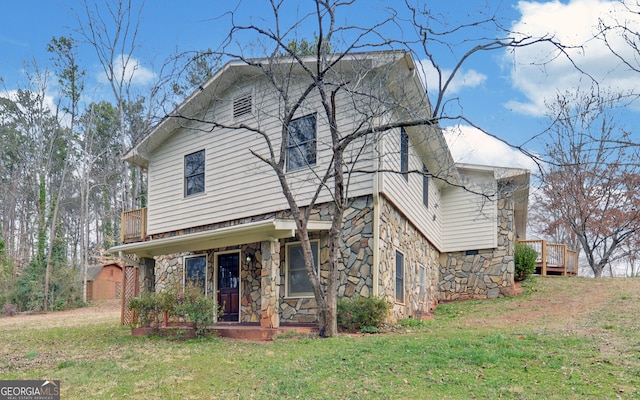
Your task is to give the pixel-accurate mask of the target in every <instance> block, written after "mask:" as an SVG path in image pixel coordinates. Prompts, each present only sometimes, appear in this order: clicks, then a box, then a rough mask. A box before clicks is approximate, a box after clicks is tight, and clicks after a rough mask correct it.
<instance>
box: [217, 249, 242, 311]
mask: <svg viewBox="0 0 640 400" xmlns="http://www.w3.org/2000/svg"><path fill="white" fill-rule="evenodd" d="M234 253H237V254H238V320H237V321H229V322H240V321H241V320H242V307H241V306H242V251H241V250H240V249H236V250H225V251H217V252H215V253H213V304H214V310H217V309H218V290H219V289H218V256H223V255H226V254H234ZM214 314H215V317H214V318H215V320H216V322H217V320H218V313H214ZM225 322H227V321H225Z"/></svg>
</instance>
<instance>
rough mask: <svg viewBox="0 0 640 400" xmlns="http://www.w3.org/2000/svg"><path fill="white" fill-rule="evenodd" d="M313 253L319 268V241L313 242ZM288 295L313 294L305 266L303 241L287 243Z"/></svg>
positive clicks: (301, 295)
mask: <svg viewBox="0 0 640 400" xmlns="http://www.w3.org/2000/svg"><path fill="white" fill-rule="evenodd" d="M311 253H312V254H313V260H314V262H315V264H316V270H317V269H318V242H317V241H316V242H311ZM286 256H287V277H286V284H287V297H307V296H313V288H312V287H311V282H310V281H309V275H308V274H307V270H306V269H305V268H304V256H303V254H302V243H292V244H287V255H286Z"/></svg>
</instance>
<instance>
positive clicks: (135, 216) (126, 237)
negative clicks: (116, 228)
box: [120, 208, 147, 244]
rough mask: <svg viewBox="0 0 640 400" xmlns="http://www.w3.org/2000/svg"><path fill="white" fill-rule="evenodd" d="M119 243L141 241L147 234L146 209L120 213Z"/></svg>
mask: <svg viewBox="0 0 640 400" xmlns="http://www.w3.org/2000/svg"><path fill="white" fill-rule="evenodd" d="M121 225H122V230H121V233H120V243H123V244H124V243H134V242H142V241H144V240H145V238H146V236H147V209H146V208H139V209H137V210H130V211H125V212H123V213H122V224H121Z"/></svg>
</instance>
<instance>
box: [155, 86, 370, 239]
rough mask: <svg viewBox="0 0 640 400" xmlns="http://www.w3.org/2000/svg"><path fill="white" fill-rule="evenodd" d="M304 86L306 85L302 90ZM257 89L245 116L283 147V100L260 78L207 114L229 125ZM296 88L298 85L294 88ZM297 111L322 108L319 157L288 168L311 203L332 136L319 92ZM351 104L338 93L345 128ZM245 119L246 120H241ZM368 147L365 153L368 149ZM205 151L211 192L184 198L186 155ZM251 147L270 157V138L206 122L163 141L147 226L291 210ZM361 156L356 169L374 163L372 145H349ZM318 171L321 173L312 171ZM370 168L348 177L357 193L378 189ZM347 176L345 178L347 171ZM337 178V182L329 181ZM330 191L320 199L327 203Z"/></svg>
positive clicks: (170, 227)
mask: <svg viewBox="0 0 640 400" xmlns="http://www.w3.org/2000/svg"><path fill="white" fill-rule="evenodd" d="M298 89H300V88H298ZM248 90H251V91H252V95H253V98H254V112H253V115H252V116H249V117H248V118H246V119H245V120H244V122H245V123H246V124H247V125H250V126H254V127H258V128H260V129H261V130H263V131H265V132H267V133H268V134H269V137H270V139H271V140H272V144H273V146H274V148H275V151H276V152H277V151H279V147H280V146H279V145H280V140H279V139H280V133H281V129H282V124H281V122H280V120H279V118H278V116H279V115H280V114H281V111H280V109H279V106H280V104H279V102H278V99H277V98H276V97H275V96H274V95H273V94H270V93H269V91H268V90H267V89H266V87H265V86H264V85H261V82H260V81H258V80H253V81H249V82H245V84H244V85H242V86H236V87H233V89H230V90H229V91H227V92H226V93H224V94H223V95H221V96H219V98H218V99H217V100H216V101H214V102H212V104H211V105H210V107H211V108H210V111H209V116H208V117H209V118H212V119H216V120H217V121H220V122H224V123H225V124H232V123H238V122H239V121H234V120H233V119H232V109H231V104H232V101H233V98H234V97H236V96H237V95H240V94H244V93H247V91H248ZM294 90H295V88H294ZM306 104H310V105H312V106H306V107H303V108H302V109H301V110H300V112H299V113H297V114H296V115H297V116H304V115H307V114H310V113H314V112H317V146H316V151H317V159H316V166H315V167H313V168H312V169H311V170H310V169H308V168H303V169H300V170H297V171H292V172H290V173H288V174H287V178H288V181H289V184H290V187H291V191H292V193H293V194H294V196H295V197H296V199H297V201H298V202H299V205H306V204H308V202H309V199H310V198H311V197H312V196H313V194H314V192H315V190H316V188H317V185H318V177H317V176H316V174H317V175H319V176H320V177H322V176H324V174H325V171H326V168H327V166H328V165H329V162H330V160H331V156H332V152H331V140H330V135H329V131H328V125H327V123H326V120H325V119H324V113H323V112H322V110H321V109H320V108H318V107H319V104H320V103H319V101H318V99H317V98H313V97H311V98H310V99H309V100H308V101H307V102H306ZM348 104H349V103H347V102H346V101H345V99H338V107H340V108H339V109H340V110H341V112H340V113H339V116H340V117H342V118H341V119H340V120H339V121H338V125H339V126H340V127H341V129H344V130H348V129H350V128H351V125H350V124H353V121H354V118H353V113H351V112H348V110H349V109H350V108H349V105H348ZM240 120H241V121H243V120H242V119H240ZM363 148H364V151H362V149H363ZM202 149H204V150H205V153H206V164H205V192H204V193H202V194H198V195H194V196H190V197H187V198H185V197H184V156H185V155H187V154H190V153H192V152H194V151H198V150H202ZM249 150H252V151H254V152H256V153H258V154H261V155H263V156H268V154H269V153H268V150H267V146H266V144H265V141H264V138H263V137H261V136H260V135H258V134H256V133H253V132H249V131H246V130H234V129H222V128H215V129H213V130H211V128H210V126H207V125H205V124H201V123H190V124H189V125H187V126H183V127H181V128H179V129H178V130H177V131H176V132H175V133H174V134H173V135H172V136H171V137H169V139H167V140H166V141H165V142H164V143H163V144H162V145H160V146H159V147H158V148H157V149H156V150H155V151H154V152H153V154H152V155H151V157H150V161H149V170H148V177H149V202H148V232H149V234H157V233H163V232H170V231H175V230H180V229H185V228H190V227H195V226H201V225H207V224H211V223H217V222H223V221H228V220H233V219H238V218H244V217H249V216H252V215H260V214H265V213H271V212H275V211H279V210H284V209H288V208H289V206H288V204H287V201H286V199H285V197H284V195H283V194H282V190H281V187H280V183H279V181H278V179H277V177H276V174H275V172H274V171H273V170H272V169H271V167H270V166H268V165H267V164H265V163H264V162H262V161H260V160H259V159H258V158H256V157H255V156H254V155H252V154H251V153H250V151H249ZM355 154H359V155H360V157H359V158H358V164H357V167H358V168H359V169H363V170H371V169H372V159H371V145H370V144H368V143H365V142H364V141H360V142H358V143H354V144H353V146H351V148H350V149H349V151H347V153H346V155H347V159H349V156H354V155H355ZM314 172H315V174H314ZM371 176H372V175H371V174H356V175H354V176H352V177H351V179H350V186H349V195H350V196H352V197H355V196H361V195H365V194H370V193H371V192H372V179H371ZM345 179H346V177H345ZM330 184H331V183H330ZM329 200H330V197H329V193H328V191H327V190H324V191H323V192H322V194H321V196H320V198H319V200H318V201H317V203H322V202H326V201H329Z"/></svg>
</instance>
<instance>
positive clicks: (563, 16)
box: [505, 0, 640, 116]
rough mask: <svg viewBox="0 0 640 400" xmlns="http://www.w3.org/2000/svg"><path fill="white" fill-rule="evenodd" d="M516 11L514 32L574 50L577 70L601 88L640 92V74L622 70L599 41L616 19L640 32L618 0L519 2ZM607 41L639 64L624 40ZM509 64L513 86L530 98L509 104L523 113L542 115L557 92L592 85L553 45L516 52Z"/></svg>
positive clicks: (571, 52)
mask: <svg viewBox="0 0 640 400" xmlns="http://www.w3.org/2000/svg"><path fill="white" fill-rule="evenodd" d="M636 7H637V6H636ZM517 8H518V10H519V11H520V13H521V15H522V16H521V19H520V20H519V21H516V22H514V24H513V26H512V29H513V31H515V32H520V33H521V34H523V35H531V36H534V37H539V36H545V35H547V36H548V35H552V36H553V37H554V38H555V39H556V40H557V41H559V42H561V43H562V44H564V45H567V46H574V48H570V49H567V50H566V52H567V54H568V55H569V56H570V57H571V60H572V61H573V62H575V63H576V65H577V66H579V67H580V68H581V69H582V70H583V71H584V72H586V73H588V74H589V75H590V76H591V77H593V78H594V79H596V80H597V81H598V82H599V83H600V87H601V88H605V89H609V90H611V91H620V90H640V79H638V77H639V74H638V73H637V72H633V71H631V70H630V69H629V68H628V67H627V66H625V65H623V63H622V62H621V61H620V60H619V59H618V58H617V57H615V56H614V55H613V54H612V53H611V51H610V50H609V49H608V48H607V46H606V45H605V43H604V41H602V40H601V39H598V38H594V36H595V35H596V34H597V32H598V24H599V22H600V21H604V22H606V23H608V24H610V25H613V24H614V20H617V21H619V22H622V21H624V22H625V23H626V24H627V26H628V27H629V28H631V29H632V30H634V31H636V32H640V18H638V17H637V15H633V14H631V13H630V12H629V11H628V10H626V9H625V8H624V7H622V6H621V4H620V3H619V1H617V0H570V1H569V2H566V1H565V2H561V1H558V0H554V1H547V2H538V1H520V2H519V3H518V5H517ZM608 40H609V43H610V45H611V46H612V47H613V48H614V49H615V50H616V51H617V52H619V54H620V55H621V56H623V57H625V59H628V60H634V59H635V58H634V54H633V49H632V48H631V47H630V46H628V45H627V44H626V43H625V42H624V38H623V37H622V35H620V34H619V33H618V34H614V33H612V34H611V35H610V36H608ZM635 56H637V54H636V55H635ZM505 59H506V61H507V63H509V65H512V66H513V69H512V74H511V78H512V82H513V86H514V87H515V88H516V89H518V90H519V91H520V92H522V94H523V95H524V97H525V99H524V100H523V99H519V100H512V101H510V102H508V103H507V107H508V108H511V109H513V110H514V111H518V112H521V113H524V114H530V115H534V116H540V115H543V114H544V112H545V106H544V101H545V99H550V98H552V97H553V96H555V94H556V93H558V92H565V91H567V90H575V89H578V88H583V89H587V88H588V87H590V86H591V83H592V82H591V80H590V78H589V77H588V76H586V75H584V74H581V73H580V72H579V71H578V70H577V69H576V68H575V67H574V65H572V62H571V61H570V60H569V59H568V58H567V57H566V56H565V55H563V54H561V53H560V52H559V50H558V49H557V48H555V47H554V46H552V45H551V44H549V43H545V44H537V45H534V46H531V47H524V48H519V49H516V50H514V51H512V52H508V53H506V56H505Z"/></svg>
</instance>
